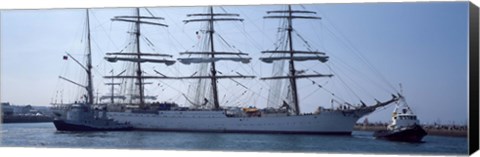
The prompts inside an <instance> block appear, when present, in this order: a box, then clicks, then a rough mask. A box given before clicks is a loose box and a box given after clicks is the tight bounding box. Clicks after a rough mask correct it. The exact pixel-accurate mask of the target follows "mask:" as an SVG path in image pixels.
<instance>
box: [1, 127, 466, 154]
mask: <svg viewBox="0 0 480 157" xmlns="http://www.w3.org/2000/svg"><path fill="white" fill-rule="evenodd" d="M1 128H2V130H1V143H0V146H2V147H37V148H38V147H40V148H108V149H111V148H114V149H148V150H152V149H155V150H208V151H254V152H308V153H350V154H351V153H353V154H356V153H360V154H366V153H367V154H427V155H439V154H441V155H467V151H468V148H467V146H468V145H467V142H468V141H467V138H465V137H444V136H432V135H427V136H426V137H425V138H424V139H423V141H424V143H404V142H390V141H384V140H377V139H374V138H373V137H372V134H373V133H372V132H364V131H355V132H353V133H352V136H330V135H329V136H327V135H292V134H242V133H195V132H154V131H125V132H62V131H57V130H56V129H55V126H54V125H53V123H24V124H2V127H1Z"/></svg>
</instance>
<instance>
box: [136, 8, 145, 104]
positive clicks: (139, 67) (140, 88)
mask: <svg viewBox="0 0 480 157" xmlns="http://www.w3.org/2000/svg"><path fill="white" fill-rule="evenodd" d="M136 12H137V21H136V22H135V40H136V41H135V42H136V45H137V58H138V59H141V58H142V56H141V54H142V52H140V9H139V8H136ZM142 81H143V80H142V64H140V62H137V82H138V92H139V93H138V94H139V99H140V107H143V106H144V105H145V100H144V97H143V95H144V93H143V92H144V91H143V83H142Z"/></svg>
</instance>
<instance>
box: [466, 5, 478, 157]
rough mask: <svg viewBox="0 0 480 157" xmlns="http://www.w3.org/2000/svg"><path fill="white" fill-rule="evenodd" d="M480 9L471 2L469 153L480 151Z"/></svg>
mask: <svg viewBox="0 0 480 157" xmlns="http://www.w3.org/2000/svg"><path fill="white" fill-rule="evenodd" d="M478 15H479V12H478V7H477V6H476V5H475V4H473V3H472V2H470V5H469V53H470V54H469V86H470V87H469V89H470V90H469V124H468V125H469V126H468V138H469V139H468V145H469V147H468V153H469V154H470V155H471V154H473V153H474V152H476V151H478V145H479V136H478V134H479V113H478V112H479V101H478V100H479V93H478V89H479V77H478V73H479V61H478V60H479V49H478V45H479V44H478V41H479V40H478V38H479V37H478V36H479V34H478V33H479V30H478V29H479V27H478V21H479V20H478V17H479V16H478Z"/></svg>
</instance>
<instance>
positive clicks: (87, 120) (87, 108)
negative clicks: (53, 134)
mask: <svg viewBox="0 0 480 157" xmlns="http://www.w3.org/2000/svg"><path fill="white" fill-rule="evenodd" d="M86 16H87V22H86V25H87V27H86V28H87V32H88V34H87V38H88V42H87V44H88V45H87V48H88V51H87V63H86V66H84V65H82V64H80V62H78V61H77V60H76V59H75V58H74V57H73V56H71V55H70V54H68V53H67V55H68V56H70V57H71V58H72V59H73V60H75V61H76V62H77V63H78V64H80V66H82V67H83V68H84V69H85V71H86V73H87V85H82V84H79V83H76V82H74V81H71V80H69V79H66V78H64V77H59V78H60V79H64V80H66V81H68V82H71V83H73V84H75V85H78V86H81V87H83V88H85V89H86V91H87V95H85V96H84V98H85V102H82V103H77V102H75V103H74V104H68V105H67V106H68V107H65V108H59V109H54V110H53V112H54V115H55V119H54V120H53V124H54V125H55V128H57V130H59V131H125V130H132V129H133V127H132V126H131V125H130V124H129V123H119V122H117V121H114V120H113V119H110V118H108V117H107V111H106V107H95V105H94V104H93V84H92V72H91V71H92V64H91V60H92V59H91V48H90V27H89V14H88V10H87V12H86ZM66 58H67V57H66V56H65V57H64V59H66ZM97 106H98V105H97Z"/></svg>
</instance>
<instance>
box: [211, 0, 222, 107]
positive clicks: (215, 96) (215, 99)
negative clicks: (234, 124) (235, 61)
mask: <svg viewBox="0 0 480 157" xmlns="http://www.w3.org/2000/svg"><path fill="white" fill-rule="evenodd" d="M209 10H210V21H208V28H209V29H208V34H209V35H210V52H212V54H211V55H212V58H215V47H214V46H213V33H214V31H213V30H214V29H213V7H212V6H210V7H209ZM210 72H211V73H212V78H211V79H212V92H213V93H212V94H213V105H214V109H218V108H220V105H219V104H218V91H217V77H216V76H217V70H216V68H215V62H212V68H211V70H210Z"/></svg>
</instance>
